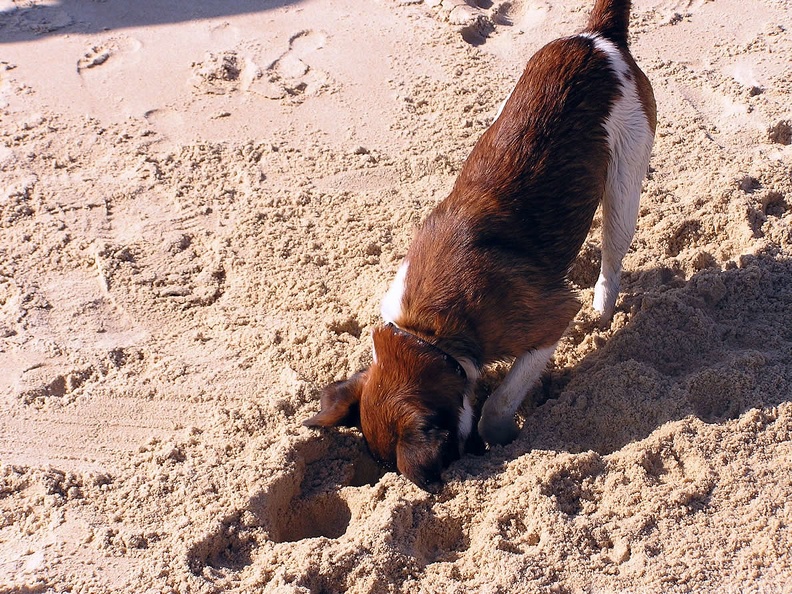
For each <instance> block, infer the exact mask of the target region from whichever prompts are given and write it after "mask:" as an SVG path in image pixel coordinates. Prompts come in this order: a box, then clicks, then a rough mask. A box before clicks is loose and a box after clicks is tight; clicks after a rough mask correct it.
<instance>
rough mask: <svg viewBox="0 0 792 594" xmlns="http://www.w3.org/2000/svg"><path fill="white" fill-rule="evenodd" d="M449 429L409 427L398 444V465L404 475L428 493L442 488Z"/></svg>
mask: <svg viewBox="0 0 792 594" xmlns="http://www.w3.org/2000/svg"><path fill="white" fill-rule="evenodd" d="M449 435H450V432H449V431H446V430H443V429H438V428H436V427H430V428H424V429H414V428H410V429H406V430H405V431H404V432H403V433H402V435H401V436H400V437H399V443H398V444H397V446H396V467H397V468H398V469H399V472H401V473H402V474H403V475H404V476H406V477H407V478H408V479H410V480H411V481H412V482H414V483H415V484H416V485H418V486H419V487H420V488H421V489H423V490H424V491H428V492H429V493H439V492H440V489H442V488H443V483H442V481H441V480H440V474H441V473H442V472H443V460H444V450H445V448H446V442H447V441H448V437H449Z"/></svg>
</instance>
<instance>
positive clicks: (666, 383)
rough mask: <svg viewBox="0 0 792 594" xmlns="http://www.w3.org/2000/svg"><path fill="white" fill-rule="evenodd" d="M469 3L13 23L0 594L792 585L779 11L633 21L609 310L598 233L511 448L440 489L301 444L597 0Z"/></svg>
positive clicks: (43, 15)
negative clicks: (510, 110)
mask: <svg viewBox="0 0 792 594" xmlns="http://www.w3.org/2000/svg"><path fill="white" fill-rule="evenodd" d="M481 4H482V7H479V6H472V5H467V4H464V3H463V2H461V1H459V2H449V1H447V0H443V1H442V2H438V1H436V0H433V1H430V0H426V1H425V2H420V1H419V2H415V1H410V0H408V1H401V2H396V1H392V0H382V1H381V2H367V3H357V4H356V5H355V8H354V10H352V9H350V8H349V7H348V6H346V5H344V4H343V3H341V4H339V3H337V2H335V1H334V0H310V1H306V2H294V3H293V2H272V3H269V4H265V5H264V6H262V5H261V4H260V3H254V2H249V1H248V0H234V1H232V2H225V3H222V7H221V8H218V6H220V5H218V4H217V3H214V2H208V0H207V1H199V2H191V3H188V4H185V3H172V5H168V6H165V5H162V4H161V3H156V2H152V1H145V2H136V3H131V4H130V3H123V2H121V0H108V1H107V2H98V3H83V2H73V1H69V0H63V1H62V2H49V1H46V2H45V1H38V0H32V1H29V2H24V3H19V2H4V3H0V121H2V126H0V228H2V233H1V234H0V405H1V406H2V409H1V411H0V412H1V414H0V592H8V593H10V592H63V591H69V592H136V593H137V592H163V593H164V592H219V591H233V592H260V591H262V590H263V591H266V592H284V593H285V592H314V593H318V592H359V593H364V592H365V593H380V592H443V593H452V592H460V593H461V592H471V591H472V592H482V593H489V592H492V593H495V592H529V591H530V592H533V591H537V592H546V591H556V592H583V591H596V592H609V591H652V592H666V591H668V592H698V591H734V592H736V591H761V592H783V591H789V587H790V586H789V584H790V583H792V556H790V554H789V550H790V549H791V548H792V528H790V526H792V401H791V400H790V395H791V394H792V261H791V260H790V256H792V209H791V208H790V204H792V147H791V146H790V124H789V122H790V120H792V111H790V105H792V77H790V71H789V56H790V55H791V53H792V36H791V35H792V33H790V31H792V21H791V20H790V18H791V17H790V13H789V10H788V7H787V6H786V4H785V2H784V1H783V0H742V1H740V2H738V1H737V0H716V1H711V2H703V1H694V2H675V1H672V0H637V1H636V2H635V7H634V14H633V19H632V33H633V43H632V47H633V53H634V54H635V56H636V58H637V61H638V62H639V64H640V65H641V66H642V67H643V68H644V70H645V71H646V73H647V75H648V76H649V78H650V79H651V81H652V83H653V85H654V88H655V94H656V96H657V102H658V108H659V126H658V135H657V139H656V143H655V150H654V154H653V157H652V168H651V171H650V173H649V176H648V179H647V181H646V183H645V186H644V194H643V198H642V207H641V213H640V220H639V226H638V232H637V234H636V238H635V241H634V243H633V247H632V249H631V251H630V252H629V254H628V256H627V258H626V261H625V273H624V278H623V283H622V285H623V293H622V296H621V297H620V300H619V302H618V307H617V312H616V315H615V317H614V321H613V323H612V325H611V326H610V327H608V328H604V329H603V328H599V327H597V325H596V323H595V321H594V315H593V312H592V310H591V308H590V303H591V299H592V295H593V289H592V287H593V283H594V281H595V280H596V273H597V268H598V265H599V257H600V256H599V248H598V245H599V243H598V233H599V220H595V224H594V228H593V229H592V232H591V237H590V238H589V241H587V243H586V245H585V246H584V249H583V251H582V253H581V256H580V258H579V260H578V262H577V264H576V266H575V269H574V270H573V281H574V282H575V284H576V285H577V287H578V288H579V290H580V294H581V300H582V302H583V303H584V304H585V306H584V308H583V309H582V310H581V312H580V314H579V315H578V317H577V318H576V320H575V322H574V324H573V325H572V327H571V328H570V330H569V332H568V334H567V336H566V337H565V339H564V340H563V342H562V344H561V346H560V348H559V350H558V352H557V353H556V356H555V358H554V361H553V363H552V365H551V367H550V368H549V369H548V372H547V374H546V376H545V378H544V379H543V382H542V385H541V386H540V387H539V388H537V389H536V390H535V393H534V394H533V395H532V399H531V400H532V402H529V403H526V405H525V406H524V407H523V409H522V410H521V416H522V421H521V422H522V423H523V425H524V426H523V431H522V433H521V435H520V437H519V438H518V439H517V440H516V441H515V442H514V443H512V444H510V445H509V446H508V447H505V448H501V447H497V448H494V449H492V450H490V451H488V452H487V453H486V454H485V455H483V456H480V457H475V456H469V457H466V458H464V459H463V460H461V461H459V462H457V463H455V464H454V465H453V466H452V467H451V468H450V469H449V470H448V471H447V472H446V473H445V475H444V478H445V479H446V481H447V486H446V487H445V489H444V490H443V491H442V493H441V494H439V495H437V496H431V495H428V494H427V493H424V492H422V491H420V490H418V489H417V487H415V486H414V485H413V484H411V483H410V482H408V481H407V480H406V479H404V478H403V477H400V476H398V475H396V474H393V473H383V472H381V471H380V470H379V469H378V468H377V466H376V465H375V464H374V463H373V462H372V461H371V460H370V459H369V458H368V456H367V455H366V453H365V449H364V447H363V446H362V443H361V439H360V436H359V434H358V433H357V432H356V431H353V430H343V431H327V432H318V431H313V430H309V429H307V428H304V427H302V426H301V425H300V422H301V421H302V420H303V419H304V418H306V417H307V416H310V415H311V414H312V413H313V412H315V411H316V410H317V409H318V401H317V394H318V390H319V389H320V388H321V387H322V386H323V385H325V384H326V383H328V382H330V381H333V380H336V379H340V378H342V377H345V376H347V375H348V374H350V373H352V372H354V371H356V370H358V369H359V368H361V367H363V366H365V365H366V364H368V363H369V362H370V339H369V333H370V331H371V329H372V328H373V327H374V326H375V325H376V324H377V323H379V317H378V306H379V299H380V298H381V296H382V294H383V293H384V291H385V289H386V288H387V286H388V284H389V282H390V280H391V278H392V277H393V275H394V273H395V270H396V268H397V266H398V264H399V262H400V261H401V259H402V258H403V256H404V254H405V251H406V249H407V246H408V245H409V241H410V238H411V236H412V230H413V228H414V226H415V224H416V223H418V222H419V221H420V220H421V219H422V218H423V217H425V216H426V214H427V213H428V212H430V211H431V209H432V208H433V207H434V205H435V204H437V203H438V202H439V201H440V200H441V199H442V198H443V197H444V196H445V195H446V193H447V192H448V191H449V189H450V187H451V185H452V183H453V180H454V176H455V174H456V172H457V171H458V170H459V168H460V165H461V163H462V162H463V160H464V158H465V157H466V155H467V154H468V152H469V151H470V149H471V148H472V146H473V143H474V142H475V141H476V139H477V138H478V137H479V136H480V134H481V133H482V132H483V130H485V129H486V127H487V126H488V125H489V123H490V121H491V119H492V117H493V115H494V114H495V111H496V109H497V106H498V105H499V103H500V101H502V99H503V98H504V97H505V95H506V94H507V93H508V91H509V90H510V88H511V86H512V85H513V83H514V82H515V81H516V78H517V77H518V76H519V73H520V71H521V69H522V66H523V65H524V63H525V61H526V60H527V58H528V56H530V54H531V53H532V52H533V51H535V50H536V49H538V48H539V47H540V46H541V45H542V44H544V43H545V42H547V41H549V40H550V39H553V38H554V37H557V36H559V35H564V34H568V33H571V32H574V31H575V30H577V29H578V28H580V27H581V26H582V25H583V23H584V21H585V18H586V15H587V13H588V10H589V8H590V4H591V2H589V1H588V0H586V1H583V0H574V1H573V2H554V1H552V0H551V1H546V0H542V1H537V2H527V1H522V0H518V1H516V2H509V3H498V2H495V3H481ZM502 372H503V370H502V369H499V368H494V369H493V370H491V373H490V374H488V376H487V377H486V378H485V380H484V383H483V385H482V387H481V390H480V391H481V392H482V393H485V392H486V391H487V390H489V389H491V388H492V386H493V385H495V384H496V383H497V382H498V381H499V378H500V377H502Z"/></svg>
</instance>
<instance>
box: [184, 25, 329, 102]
mask: <svg viewBox="0 0 792 594" xmlns="http://www.w3.org/2000/svg"><path fill="white" fill-rule="evenodd" d="M326 40H327V37H326V36H325V35H324V34H323V33H320V32H317V31H299V32H297V33H295V34H294V35H292V36H291V37H290V38H289V48H288V49H287V50H286V51H285V52H284V53H283V54H281V55H280V56H279V57H278V58H277V59H275V60H274V61H272V62H271V63H270V64H269V65H268V66H267V67H266V68H264V69H263V70H262V69H261V68H259V66H258V65H257V64H256V61H255V59H254V58H253V57H252V55H251V52H249V51H248V52H243V51H242V50H228V51H224V52H218V53H214V52H210V53H207V54H206V57H205V58H204V60H203V61H201V62H194V63H193V64H192V67H193V73H194V74H193V86H194V87H195V88H196V89H197V90H198V91H200V92H203V93H209V94H216V95H217V94H227V93H233V92H235V91H250V92H253V93H257V94H259V95H262V96H264V97H267V98H268V99H290V100H291V101H297V102H299V101H301V100H302V97H304V96H306V95H316V94H318V93H319V92H321V91H322V90H324V89H326V88H327V87H328V85H329V82H330V79H329V77H328V76H327V74H326V73H324V72H322V71H321V70H319V69H317V68H314V67H312V66H311V65H310V64H309V61H310V55H311V54H312V53H313V52H315V51H317V50H320V49H321V48H322V47H324V44H325V42H326Z"/></svg>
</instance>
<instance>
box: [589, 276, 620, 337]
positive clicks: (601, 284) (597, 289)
mask: <svg viewBox="0 0 792 594" xmlns="http://www.w3.org/2000/svg"><path fill="white" fill-rule="evenodd" d="M618 296H619V285H618V284H614V283H612V282H610V283H609V282H608V281H607V280H605V279H604V278H603V277H602V276H600V278H599V280H597V284H596V285H595V286H594V303H593V306H594V311H596V312H597V313H599V315H600V319H599V325H600V327H605V326H608V325H609V324H610V321H611V318H612V317H613V311H614V309H615V308H616V298H617V297H618Z"/></svg>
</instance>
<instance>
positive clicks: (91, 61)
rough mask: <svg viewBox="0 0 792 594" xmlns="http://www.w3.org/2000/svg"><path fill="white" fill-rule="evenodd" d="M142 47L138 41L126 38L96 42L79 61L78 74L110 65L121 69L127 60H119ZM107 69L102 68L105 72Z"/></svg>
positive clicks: (113, 38)
mask: <svg viewBox="0 0 792 594" xmlns="http://www.w3.org/2000/svg"><path fill="white" fill-rule="evenodd" d="M142 47H143V44H142V43H141V42H140V41H138V40H137V39H135V38H133V37H125V36H121V37H112V38H109V39H104V40H102V41H101V42H95V43H93V44H92V45H91V46H89V47H88V49H87V50H85V52H84V53H83V55H82V56H80V58H79V59H78V60H77V72H78V74H81V75H82V74H84V73H85V71H87V70H92V69H94V68H96V67H97V66H102V65H104V64H108V63H113V64H116V67H121V66H122V65H123V64H124V63H125V60H119V58H123V57H128V56H129V55H131V54H133V53H135V52H137V51H139V50H140V49H141V48H142ZM111 58H112V60H111ZM105 68H107V67H105ZM105 68H102V70H103V71H104V70H105Z"/></svg>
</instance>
